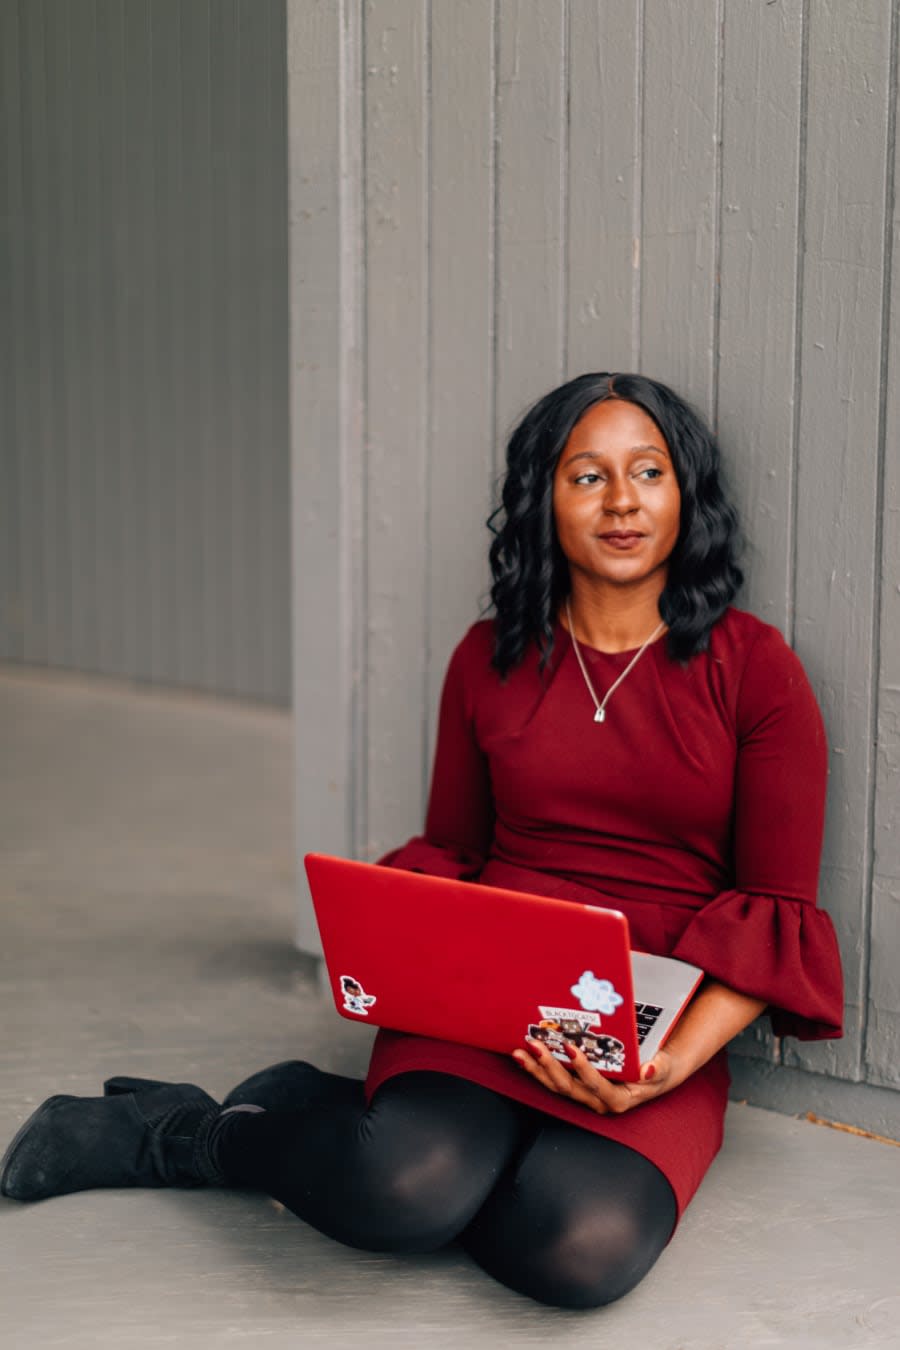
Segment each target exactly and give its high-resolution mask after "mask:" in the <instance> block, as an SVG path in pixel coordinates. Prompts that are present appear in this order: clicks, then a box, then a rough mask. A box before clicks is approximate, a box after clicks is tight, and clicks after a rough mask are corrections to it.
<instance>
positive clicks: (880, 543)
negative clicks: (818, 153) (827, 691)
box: [859, 0, 898, 1080]
mask: <svg viewBox="0 0 900 1350" xmlns="http://www.w3.org/2000/svg"><path fill="white" fill-rule="evenodd" d="M897 47H898V0H893V3H892V4H891V29H890V43H889V52H890V56H889V68H888V120H887V136H886V144H885V169H884V222H883V229H882V247H883V254H882V273H881V275H882V289H881V337H880V344H881V352H880V356H881V361H880V371H879V389H878V433H877V443H876V453H875V475H876V476H875V538H874V558H875V568H874V579H873V582H874V584H873V597H872V649H871V660H870V666H869V669H870V670H871V672H872V673H871V685H870V698H871V713H870V722H869V728H870V733H869V744H870V746H871V747H872V758H873V765H872V775H871V778H870V782H871V791H870V794H869V801H868V809H867V812H866V833H867V835H868V841H869V847H868V849H867V851H866V871H865V885H864V890H863V903H864V905H865V912H864V914H863V921H864V932H865V933H866V934H867V936H868V941H867V942H866V943H865V944H864V946H863V955H862V978H861V987H862V997H861V999H860V1003H861V1007H860V1018H861V1026H860V1041H859V1046H860V1066H859V1067H860V1074H861V1075H862V1077H863V1079H864V1080H865V1071H866V1066H867V1064H868V1060H869V1053H868V1051H869V1045H868V1042H869V1008H870V983H871V972H872V911H873V896H872V889H873V886H874V880H875V824H876V808H877V802H878V729H879V722H880V712H881V702H880V696H879V695H880V684H881V614H882V595H883V589H884V564H885V557H884V510H885V482H884V480H885V473H886V468H887V416H888V373H889V359H890V335H891V285H892V280H893V263H894V249H893V226H894V206H895V194H896V181H895V172H894V162H895V154H894V147H895V143H896V135H897V88H898V80H897Z"/></svg>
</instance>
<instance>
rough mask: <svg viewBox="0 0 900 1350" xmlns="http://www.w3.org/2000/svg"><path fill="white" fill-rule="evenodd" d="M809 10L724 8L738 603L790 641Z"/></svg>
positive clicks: (723, 293) (726, 333) (726, 398)
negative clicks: (741, 584)
mask: <svg viewBox="0 0 900 1350" xmlns="http://www.w3.org/2000/svg"><path fill="white" fill-rule="evenodd" d="M802 29H803V0H785V3H782V4H779V5H758V6H757V5H744V4H741V3H735V2H734V0H726V5H725V35H724V81H723V84H724V106H723V119H722V220H723V226H722V239H721V255H720V327H719V339H720V342H719V354H718V381H719V428H718V429H719V438H720V441H721V443H722V446H723V450H724V453H725V457H726V462H727V466H728V471H729V477H730V479H731V482H732V484H733V486H734V489H735V492H736V496H737V498H738V501H739V505H740V507H741V513H742V516H743V519H744V523H745V526H746V530H747V534H748V538H749V542H750V552H749V554H748V557H747V559H746V572H747V584H746V587H745V590H744V592H743V594H742V596H741V603H742V604H743V605H745V606H746V608H747V609H751V610H752V611H753V612H754V613H755V614H758V615H759V616H760V618H763V619H765V620H766V622H767V623H772V624H775V626H776V627H777V628H779V629H780V630H781V632H782V633H783V634H784V635H785V636H786V637H788V638H790V634H791V623H792V606H793V577H792V572H793V495H794V491H795V484H794V482H793V477H792V467H793V466H792V459H793V439H794V404H795V400H794V388H795V383H796V377H797V368H796V351H795V347H796V343H795V340H794V336H795V334H794V330H795V320H796V308H795V307H796V302H797V283H798V270H799V269H798V257H799V247H800V241H799V209H800V142H801V112H802V109H801V95H802V76H803V71H802V67H803V31H802Z"/></svg>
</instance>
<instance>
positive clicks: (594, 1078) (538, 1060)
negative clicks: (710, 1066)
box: [513, 980, 766, 1115]
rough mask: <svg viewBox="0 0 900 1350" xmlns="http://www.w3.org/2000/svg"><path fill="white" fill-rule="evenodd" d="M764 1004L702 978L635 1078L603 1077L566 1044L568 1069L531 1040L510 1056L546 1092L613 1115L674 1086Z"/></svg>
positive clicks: (583, 1057)
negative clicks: (662, 1043)
mask: <svg viewBox="0 0 900 1350" xmlns="http://www.w3.org/2000/svg"><path fill="white" fill-rule="evenodd" d="M765 1006H766V1005H765V1003H764V1002H763V1001H762V1000H761V999H758V998H751V997H750V996H749V995H747V994H739V993H738V992H737V991H736V990H734V989H729V988H728V987H727V986H726V985H724V984H719V983H717V982H716V981H715V980H708V981H707V982H706V983H705V984H704V985H702V986H701V988H700V991H699V993H698V994H696V995H695V997H694V998H693V999H692V1001H691V1003H690V1004H689V1005H688V1007H687V1008H686V1010H685V1012H684V1013H683V1015H682V1017H681V1019H680V1021H679V1022H678V1025H677V1026H676V1028H675V1030H674V1031H673V1032H672V1035H671V1036H670V1037H669V1039H668V1041H667V1042H666V1044H665V1046H664V1047H663V1048H662V1049H661V1050H658V1051H657V1053H656V1054H655V1055H654V1057H653V1059H651V1060H649V1061H648V1062H647V1063H646V1064H645V1065H644V1066H643V1067H642V1069H641V1078H640V1082H637V1083H621V1082H614V1081H613V1080H611V1079H608V1078H604V1077H603V1075H602V1074H599V1073H598V1072H597V1070H596V1069H594V1068H593V1067H592V1066H591V1065H590V1064H589V1063H588V1060H587V1058H586V1057H585V1055H583V1054H582V1052H581V1051H580V1050H578V1049H576V1048H575V1047H574V1046H572V1045H568V1044H567V1052H568V1054H569V1056H570V1059H571V1068H566V1067H565V1066H564V1065H563V1064H560V1062H559V1060H557V1059H555V1058H554V1057H553V1055H551V1053H550V1051H549V1050H547V1049H546V1047H544V1046H541V1045H538V1044H537V1042H535V1041H528V1042H527V1043H526V1048H525V1049H524V1050H516V1051H514V1052H513V1058H514V1059H515V1060H516V1061H517V1063H519V1064H521V1065H522V1067H523V1068H524V1069H526V1070H527V1072H528V1073H530V1074H531V1076H532V1078H536V1079H537V1080H538V1082H539V1083H542V1084H543V1086H544V1087H546V1088H549V1089H550V1091H551V1092H556V1093H559V1095H560V1096H563V1097H570V1098H571V1099H572V1100H573V1101H576V1102H581V1103H583V1105H585V1106H588V1107H590V1108H591V1110H592V1111H596V1112H597V1113H598V1114H599V1115H606V1114H608V1113H612V1114H614V1115H619V1114H621V1113H622V1112H623V1111H630V1110H631V1108H632V1107H634V1106H640V1105H641V1103H642V1102H646V1101H650V1100H651V1098H653V1097H660V1096H662V1094H663V1093H664V1092H671V1090H672V1088H674V1087H678V1085H679V1083H683V1082H684V1080H685V1079H686V1078H690V1076H691V1074H692V1073H695V1072H696V1070H697V1069H699V1068H701V1067H702V1066H703V1065H704V1064H705V1063H706V1062H707V1060H709V1059H711V1058H712V1057H713V1055H714V1054H715V1053H716V1051H717V1050H721V1048H722V1046H723V1045H727V1044H728V1042H729V1041H730V1040H731V1039H732V1037H733V1036H736V1035H737V1034H738V1032H739V1031H743V1029H744V1027H746V1026H749V1024H750V1023H751V1022H752V1021H753V1019H754V1018H755V1017H758V1016H759V1014H760V1013H761V1012H762V1011H763V1009H764V1008H765Z"/></svg>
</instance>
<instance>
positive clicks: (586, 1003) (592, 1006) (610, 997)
mask: <svg viewBox="0 0 900 1350" xmlns="http://www.w3.org/2000/svg"><path fill="white" fill-rule="evenodd" d="M572 993H573V994H574V995H575V997H576V998H577V999H578V1002H579V1003H580V1004H581V1006H582V1008H587V1009H589V1010H590V1011H591V1012H598V1013H605V1014H606V1016H607V1017H610V1016H612V1014H613V1013H614V1012H615V1011H616V1008H618V1007H619V1006H620V1004H621V1003H622V1002H623V1001H624V1000H623V998H622V995H621V994H617V993H616V991H615V989H614V988H613V984H612V981H611V980H598V979H597V977H596V975H595V974H594V972H593V971H592V970H586V971H585V972H584V974H583V975H582V976H581V978H580V979H579V981H578V983H577V984H573V985H572Z"/></svg>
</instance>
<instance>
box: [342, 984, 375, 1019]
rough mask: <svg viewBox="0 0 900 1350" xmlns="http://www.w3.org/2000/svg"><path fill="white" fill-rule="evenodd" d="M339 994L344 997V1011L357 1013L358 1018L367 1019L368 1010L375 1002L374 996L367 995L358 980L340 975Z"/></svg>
mask: <svg viewBox="0 0 900 1350" xmlns="http://www.w3.org/2000/svg"><path fill="white" fill-rule="evenodd" d="M341 993H342V994H343V995H344V1010H345V1011H346V1012H352V1013H357V1014H358V1015H359V1016H360V1017H368V1015H369V1009H370V1008H371V1007H372V1004H373V1003H374V1002H375V995H374V994H367V993H366V991H365V990H364V989H363V987H362V985H361V984H360V982H359V980H354V979H353V977H352V976H351V975H342V976H341Z"/></svg>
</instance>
